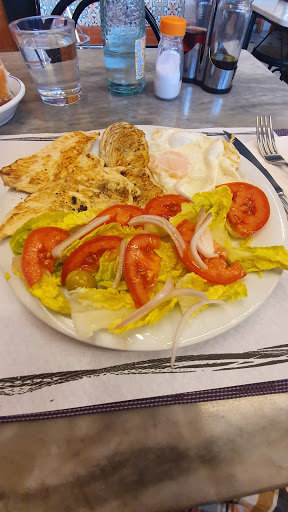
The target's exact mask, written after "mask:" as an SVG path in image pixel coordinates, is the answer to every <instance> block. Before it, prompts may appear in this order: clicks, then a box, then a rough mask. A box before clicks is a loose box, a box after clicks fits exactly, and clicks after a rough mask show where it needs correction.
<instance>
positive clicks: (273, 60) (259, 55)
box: [252, 27, 288, 79]
mask: <svg viewBox="0 0 288 512" xmlns="http://www.w3.org/2000/svg"><path fill="white" fill-rule="evenodd" d="M287 49H288V32H287V31H285V30H281V29H279V28H277V29H276V28H274V27H272V30H271V31H270V32H269V33H268V34H267V36H266V37H264V39H262V41H260V43H259V44H258V45H256V46H255V47H254V48H253V50H252V55H253V56H254V57H256V59H258V60H260V61H261V62H264V64H267V65H268V69H271V70H272V68H275V69H273V70H272V73H274V72H275V71H280V75H281V76H280V78H281V79H282V73H283V70H284V67H285V66H287V65H288V51H287Z"/></svg>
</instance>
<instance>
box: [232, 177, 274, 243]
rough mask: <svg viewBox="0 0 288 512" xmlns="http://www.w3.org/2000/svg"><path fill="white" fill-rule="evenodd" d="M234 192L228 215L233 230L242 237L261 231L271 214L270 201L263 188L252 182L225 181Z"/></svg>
mask: <svg viewBox="0 0 288 512" xmlns="http://www.w3.org/2000/svg"><path fill="white" fill-rule="evenodd" d="M225 185H227V186H228V187H229V188H230V190H231V192H232V194H233V198H232V204H231V207H230V210H229V212H228V215H227V219H228V222H229V224H230V226H231V227H232V229H233V230H235V231H236V233H238V235H240V236H241V237H245V236H249V235H253V233H255V232H256V231H259V229H261V228H262V227H263V226H265V224H266V222H267V221H268V219H269V216H270V205H269V201H268V199H267V197H266V195H265V194H264V192H263V190H261V189H260V188H258V187H255V186H254V185H251V184H250V183H242V182H235V183H225Z"/></svg>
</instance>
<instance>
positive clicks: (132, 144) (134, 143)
mask: <svg viewBox="0 0 288 512" xmlns="http://www.w3.org/2000/svg"><path fill="white" fill-rule="evenodd" d="M99 156H100V158H103V160H104V161H105V164H106V165H108V166H109V167H115V166H117V165H122V166H123V167H126V166H131V165H133V167H137V168H145V167H147V165H148V163H149V153H148V144H147V142H146V139H145V133H144V132H142V130H139V129H138V128H136V126H134V125H133V124H129V123H114V124H111V125H110V126H108V128H106V130H105V132H104V133H103V135H102V138H101V141H100V147H99Z"/></svg>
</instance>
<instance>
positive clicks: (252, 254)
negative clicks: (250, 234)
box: [226, 244, 288, 272]
mask: <svg viewBox="0 0 288 512" xmlns="http://www.w3.org/2000/svg"><path fill="white" fill-rule="evenodd" d="M226 250H227V253H228V257H227V259H228V262H229V263H233V262H234V261H239V262H240V263H241V265H242V267H243V268H244V270H245V271H246V272H257V271H261V270H270V269H272V268H283V269H285V270H288V251H287V249H285V247H283V246H282V245H275V246H271V247H251V246H249V245H247V244H245V245H243V246H242V247H233V246H232V245H231V244H228V245H226Z"/></svg>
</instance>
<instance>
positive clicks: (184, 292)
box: [115, 279, 207, 329]
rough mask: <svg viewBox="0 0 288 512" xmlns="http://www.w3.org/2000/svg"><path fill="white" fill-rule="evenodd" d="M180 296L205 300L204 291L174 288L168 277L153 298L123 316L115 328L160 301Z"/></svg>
mask: <svg viewBox="0 0 288 512" xmlns="http://www.w3.org/2000/svg"><path fill="white" fill-rule="evenodd" d="M181 296H182V297H183V296H189V297H195V298H197V299H204V300H205V301H206V300H207V295H206V293H204V292H201V291H200V290H194V289H193V288H174V283H173V281H172V279H168V281H166V283H165V285H164V286H163V288H162V289H161V290H160V292H158V293H157V294H156V295H155V296H154V297H153V299H151V300H150V301H149V302H147V304H144V306H142V307H141V308H139V309H137V311H134V313H132V315H130V316H129V317H127V318H125V320H123V321H122V322H121V323H120V324H118V325H117V326H116V327H115V329H118V328H119V327H122V326H123V325H127V324H130V323H132V322H135V320H139V318H141V317H142V316H144V315H146V314H147V313H149V312H150V311H152V309H154V308H156V307H157V306H159V305H160V304H161V303H162V302H166V301H168V300H171V299H174V298H175V297H181Z"/></svg>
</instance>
